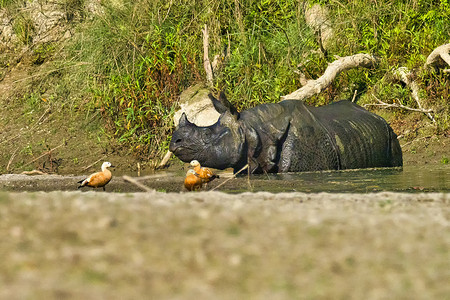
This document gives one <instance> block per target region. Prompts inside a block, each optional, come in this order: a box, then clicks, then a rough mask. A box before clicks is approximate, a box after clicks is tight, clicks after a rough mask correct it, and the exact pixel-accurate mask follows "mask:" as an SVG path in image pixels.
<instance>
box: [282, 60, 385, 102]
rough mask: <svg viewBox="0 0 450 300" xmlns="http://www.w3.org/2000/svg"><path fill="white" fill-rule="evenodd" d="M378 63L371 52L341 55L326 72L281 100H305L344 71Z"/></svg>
mask: <svg viewBox="0 0 450 300" xmlns="http://www.w3.org/2000/svg"><path fill="white" fill-rule="evenodd" d="M377 64H378V59H377V58H376V57H375V56H373V55H370V54H363V53H360V54H355V55H352V56H346V57H341V58H339V59H338V60H336V61H334V62H332V63H331V64H329V65H328V68H327V69H326V70H325V73H324V74H323V75H322V76H321V77H319V78H318V79H316V80H309V81H308V82H307V83H306V85H305V86H303V87H302V88H300V89H298V90H296V91H295V92H293V93H290V94H289V95H286V96H282V97H281V100H286V99H294V100H305V99H307V98H310V97H312V96H314V95H316V94H318V93H320V92H322V91H323V90H324V89H326V88H327V87H328V86H329V85H330V84H331V83H332V82H333V80H334V79H335V78H336V76H337V75H339V73H341V72H342V71H345V70H348V69H353V68H356V67H364V68H371V67H375V66H376V65H377Z"/></svg>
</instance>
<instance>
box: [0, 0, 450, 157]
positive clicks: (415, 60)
mask: <svg viewBox="0 0 450 300" xmlns="http://www.w3.org/2000/svg"><path fill="white" fill-rule="evenodd" d="M15 2H17V1H13V0H9V1H7V0H3V1H1V2H0V7H7V6H12V5H14V3H15ZM61 3H62V4H63V5H64V7H65V9H66V19H67V22H72V21H73V20H74V19H77V20H78V21H79V23H78V24H79V25H78V26H77V29H76V33H75V35H74V36H73V37H72V38H71V39H70V40H69V41H70V42H69V44H68V45H64V47H62V50H61V52H60V53H59V54H60V55H62V56H61V58H60V59H59V61H57V62H56V63H54V65H53V66H52V68H53V70H57V71H54V72H50V73H49V74H48V78H47V79H46V80H43V81H46V84H44V83H42V82H43V81H41V83H40V85H39V89H38V91H36V89H34V91H33V92H34V93H44V92H45V93H46V94H47V95H50V96H51V97H50V98H52V99H54V102H58V101H59V102H61V103H59V105H60V106H61V107H68V108H70V110H71V111H72V112H73V113H79V112H81V113H82V114H95V113H100V114H101V116H102V117H103V120H104V127H105V133H106V134H107V135H108V136H110V137H114V138H116V139H117V140H118V141H119V142H121V143H123V145H125V146H126V147H128V148H129V149H131V150H132V152H133V153H135V154H136V155H138V156H142V157H147V158H151V157H155V156H156V155H159V154H160V152H161V151H165V149H167V145H168V141H169V138H170V132H171V130H172V128H173V123H172V115H173V112H174V111H175V110H176V109H177V98H178V96H179V95H180V93H181V92H182V91H183V90H185V89H186V88H187V87H189V86H190V85H192V84H195V83H198V82H201V81H204V80H205V75H204V69H203V46H202V32H201V30H202V28H203V27H204V25H205V24H207V25H208V29H209V35H210V40H209V43H210V49H209V50H210V56H211V59H212V56H213V55H215V54H224V53H225V52H226V51H229V53H230V56H229V57H227V59H226V60H225V62H224V64H223V65H222V67H221V68H220V69H219V70H217V72H216V73H215V76H216V77H215V81H214V88H216V89H217V90H221V89H224V90H225V91H226V94H227V96H228V97H229V99H230V100H231V102H232V103H234V104H235V105H236V106H237V107H238V108H239V109H244V108H248V107H251V106H254V105H256V104H258V103H263V102H277V101H279V97H280V96H281V95H285V94H288V93H290V92H292V91H294V90H296V89H298V88H299V87H300V86H301V84H300V80H299V76H298V75H297V74H296V71H301V72H302V73H304V74H305V75H306V77H307V78H309V79H311V78H317V77H319V76H321V75H322V74H323V72H324V70H325V69H326V67H327V63H330V62H332V61H333V60H334V59H335V58H334V57H335V55H338V56H348V55H353V54H356V53H360V52H364V53H373V54H375V55H377V56H378V57H379V58H380V65H379V67H378V68H376V69H370V70H368V69H354V70H350V71H347V72H345V73H343V74H341V75H340V76H339V77H338V78H337V79H336V80H335V82H334V83H333V84H332V85H331V86H330V87H329V88H328V89H327V90H326V91H325V92H323V93H322V94H321V95H318V96H316V97H313V98H311V99H308V100H307V102H308V103H310V104H313V105H322V104H327V103H330V102H331V101H333V100H336V99H343V98H351V97H352V96H353V94H354V92H355V90H357V92H358V95H357V96H358V101H359V103H360V104H364V103H371V102H372V103H373V102H374V101H375V98H374V97H376V98H378V99H381V100H383V101H384V102H388V103H392V102H396V103H401V104H403V105H407V106H410V107H417V104H416V103H415V101H414V100H413V99H412V97H411V93H410V91H409V89H408V88H407V87H405V86H402V85H400V84H399V83H398V82H395V81H393V80H392V78H390V76H387V74H389V73H390V71H391V70H392V68H395V67H400V66H406V67H408V68H409V69H411V70H416V71H417V72H416V74H417V78H416V80H417V81H418V82H419V84H420V87H421V89H422V91H421V95H422V96H423V99H424V103H423V105H424V107H427V108H428V107H431V108H433V109H435V112H436V114H435V118H436V121H437V125H436V128H435V131H436V133H440V132H443V131H446V130H448V129H449V123H450V122H449V119H448V115H449V111H450V110H449V105H448V98H449V86H450V84H449V78H448V75H446V74H443V73H441V72H439V71H425V70H422V66H423V64H424V63H425V60H426V57H427V56H428V55H429V54H430V53H431V51H432V50H433V49H434V48H435V47H437V46H439V45H441V44H444V43H448V41H449V32H450V23H449V22H448V20H449V18H450V4H449V1H448V0H440V1H424V0H412V1H397V0H396V1H390V0H389V1H388V0H380V1H363V0H357V1H348V2H347V1H311V3H309V4H302V3H300V4H299V3H298V2H292V1H273V0H259V1H251V0H243V1H225V0H213V1H206V0H195V1H169V2H167V1H161V0H138V1H104V3H103V2H102V4H103V5H104V6H102V12H101V13H98V14H97V15H94V14H92V13H89V14H88V13H87V12H86V11H85V10H86V1H83V0H65V1H61ZM313 4H321V5H324V6H326V7H328V9H329V23H330V24H331V26H332V28H333V29H334V31H335V36H334V38H333V39H332V42H331V44H330V45H329V46H328V47H327V52H326V53H325V55H324V54H323V53H322V52H320V51H319V43H318V41H317V35H316V33H315V32H314V31H313V30H312V29H311V28H309V27H308V26H307V25H306V22H305V16H304V12H305V9H306V8H307V7H311V6H312V5H313ZM27 20H28V18H27V17H26V16H23V17H22V18H19V19H17V22H16V25H15V30H16V31H17V32H18V33H19V34H18V36H20V39H21V42H22V43H24V44H30V43H31V42H32V40H31V34H30V32H32V31H33V30H34V28H33V27H32V26H31V25H30V24H29V22H28V21H27ZM58 51H59V48H58V49H57V47H56V46H55V45H54V44H46V45H43V46H40V47H37V48H36V49H35V50H34V54H35V60H34V62H35V63H36V64H42V63H43V62H44V61H45V60H46V59H48V58H49V57H51V56H53V55H54V53H56V52H58ZM40 80H42V79H40ZM55 82H56V84H55ZM49 85H51V86H52V88H51V89H49V88H48V86H49ZM44 86H46V87H45V88H44ZM33 99H40V97H39V95H37V96H36V97H33ZM62 99H64V100H62ZM36 102H38V103H39V105H43V103H42V101H36ZM392 111H393V112H394V113H393V114H392V116H391V117H392V120H391V121H393V122H395V121H396V120H397V121H398V120H401V119H403V118H405V115H407V114H410V113H411V112H407V111H402V110H399V109H392ZM423 118H426V117H425V116H423Z"/></svg>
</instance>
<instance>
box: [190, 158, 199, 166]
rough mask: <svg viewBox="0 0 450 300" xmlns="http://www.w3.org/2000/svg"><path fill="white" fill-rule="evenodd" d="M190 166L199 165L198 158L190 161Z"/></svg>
mask: <svg viewBox="0 0 450 300" xmlns="http://www.w3.org/2000/svg"><path fill="white" fill-rule="evenodd" d="M191 166H193V167H197V166H200V163H199V162H198V160H195V159H194V160H193V161H191Z"/></svg>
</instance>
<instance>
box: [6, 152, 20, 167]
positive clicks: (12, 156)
mask: <svg viewBox="0 0 450 300" xmlns="http://www.w3.org/2000/svg"><path fill="white" fill-rule="evenodd" d="M18 150H19V147H18V148H16V150H14V152H13V154H12V155H11V158H10V159H9V161H8V165H7V166H6V171H8V172H9V166H10V165H11V163H12V162H13V160H14V157H16V153H17V151H18Z"/></svg>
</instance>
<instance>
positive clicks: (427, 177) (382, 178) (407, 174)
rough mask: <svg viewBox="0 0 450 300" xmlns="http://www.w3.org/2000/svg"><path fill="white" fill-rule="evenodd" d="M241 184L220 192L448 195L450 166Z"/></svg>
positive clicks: (258, 178)
mask: <svg viewBox="0 0 450 300" xmlns="http://www.w3.org/2000/svg"><path fill="white" fill-rule="evenodd" d="M240 180H244V181H246V182H247V184H246V187H245V188H244V189H242V187H241V188H229V189H224V190H223V191H226V192H243V191H245V190H249V189H250V190H252V191H269V192H288V191H297V192H312V193H318V192H335V193H336V192H340V193H366V192H374V191H396V192H421V191H427V192H431V191H433V192H449V191H450V165H425V166H406V167H403V168H384V169H359V170H344V171H322V172H304V173H289V174H267V175H266V174H265V175H253V176H251V177H250V185H249V184H248V180H247V177H246V176H242V177H240Z"/></svg>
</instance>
